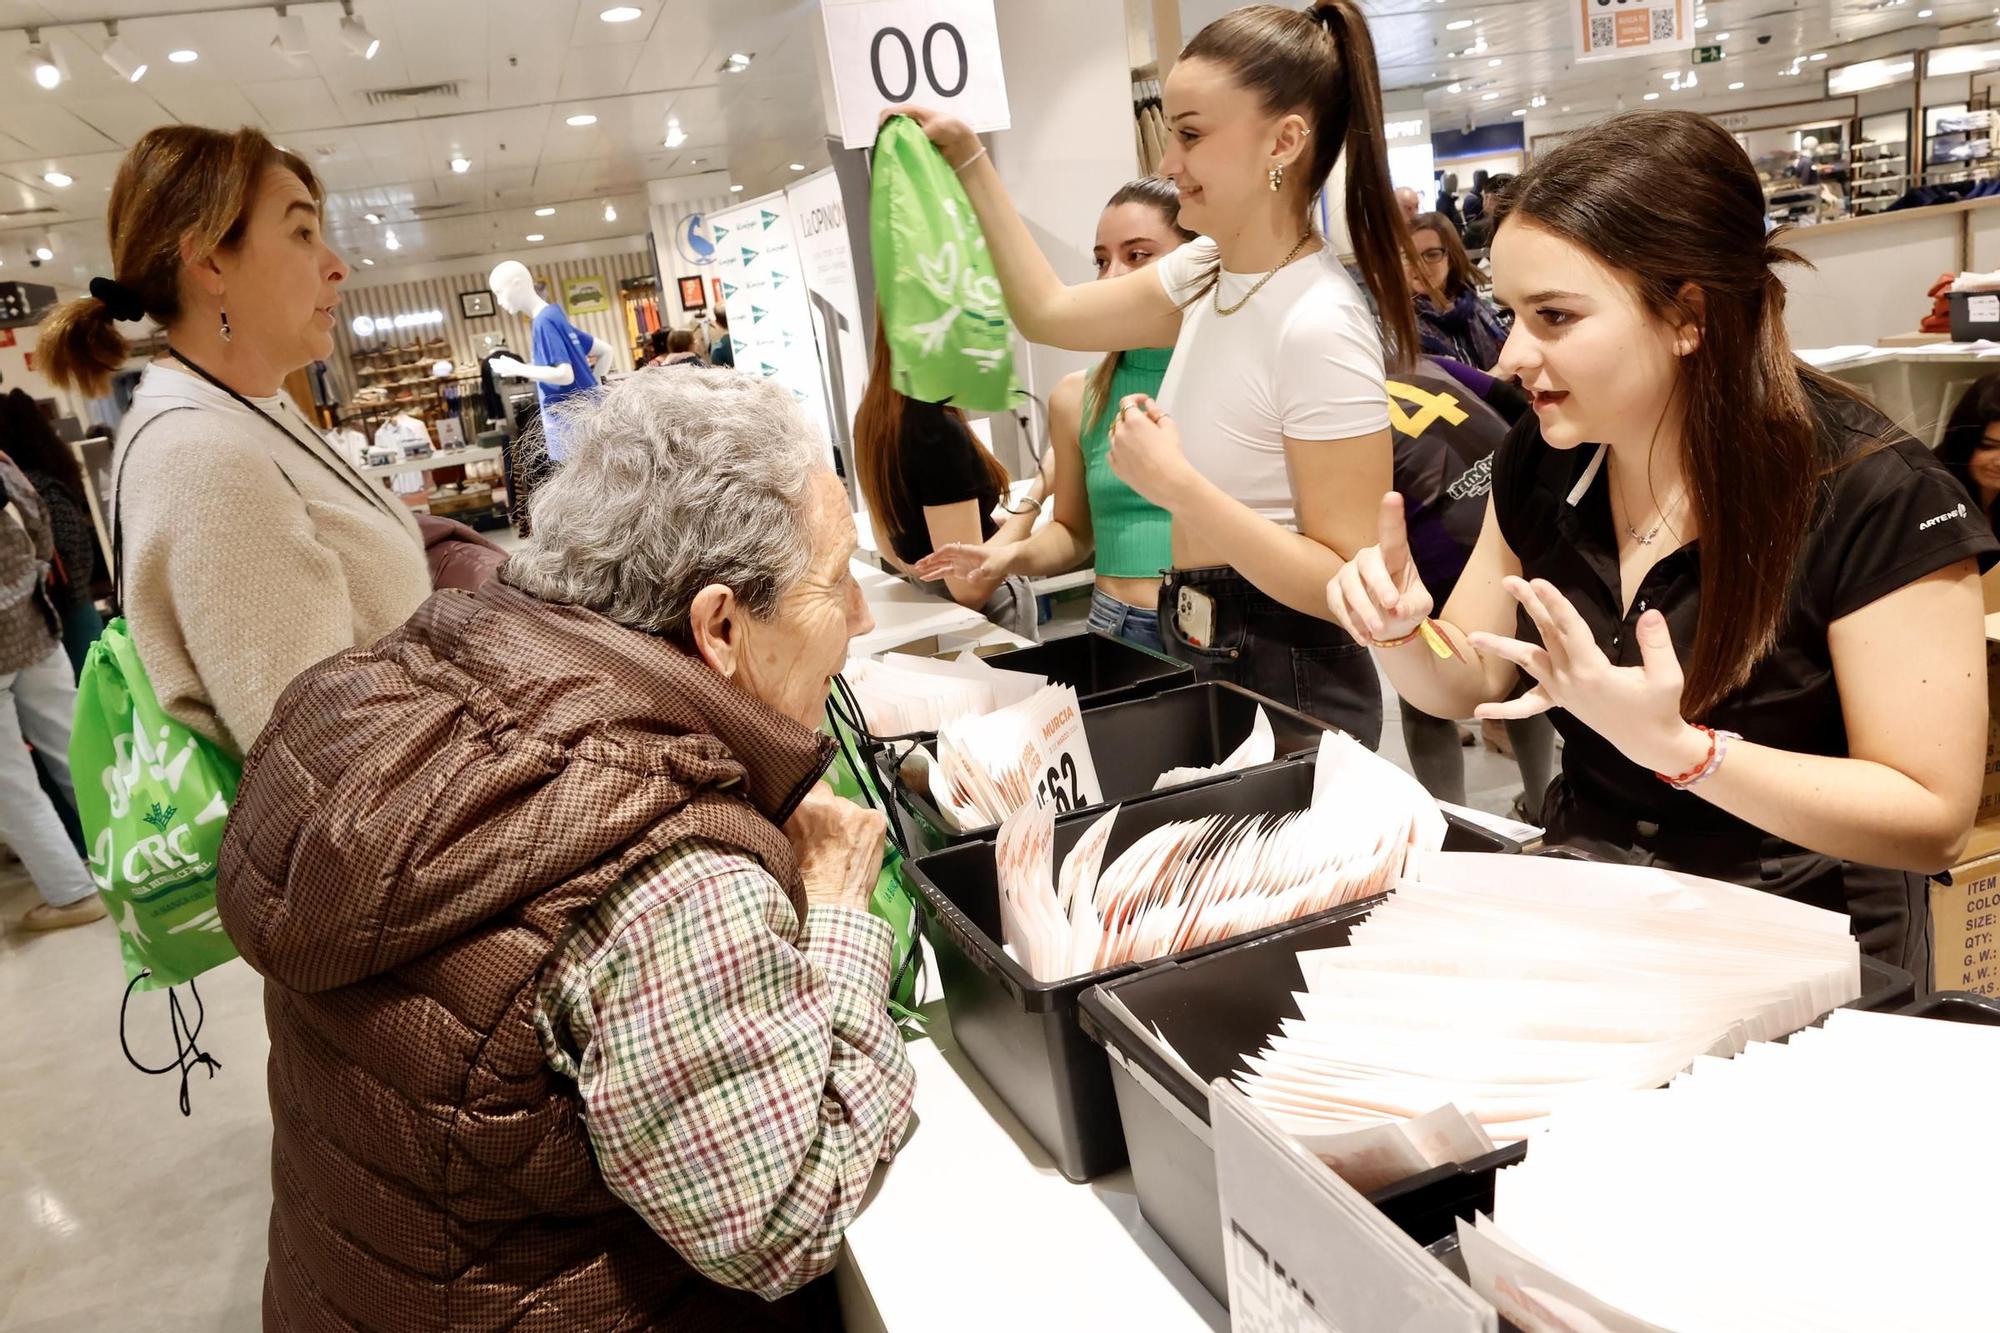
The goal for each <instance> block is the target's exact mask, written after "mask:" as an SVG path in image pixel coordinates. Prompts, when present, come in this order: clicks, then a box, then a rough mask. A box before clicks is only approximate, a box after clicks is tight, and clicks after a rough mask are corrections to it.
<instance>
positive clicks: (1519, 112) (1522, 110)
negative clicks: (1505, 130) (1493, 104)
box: [1507, 106, 1528, 116]
mask: <svg viewBox="0 0 2000 1333" xmlns="http://www.w3.org/2000/svg"><path fill="white" fill-rule="evenodd" d="M1507 114H1508V115H1510V116H1525V115H1527V114H1528V108H1526V107H1524V106H1517V107H1515V108H1514V109H1513V110H1512V111H1509V112H1508V113H1507Z"/></svg>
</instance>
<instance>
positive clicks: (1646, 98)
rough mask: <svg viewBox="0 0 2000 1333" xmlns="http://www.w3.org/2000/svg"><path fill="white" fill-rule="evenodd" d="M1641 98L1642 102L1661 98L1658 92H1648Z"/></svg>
mask: <svg viewBox="0 0 2000 1333" xmlns="http://www.w3.org/2000/svg"><path fill="white" fill-rule="evenodd" d="M1639 100H1640V101H1642V102H1657V101H1659V100H1660V95H1659V94H1658V93H1647V94H1646V95H1645V96H1644V97H1642V98H1640V99H1639Z"/></svg>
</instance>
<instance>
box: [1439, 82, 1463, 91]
mask: <svg viewBox="0 0 2000 1333" xmlns="http://www.w3.org/2000/svg"><path fill="white" fill-rule="evenodd" d="M1444 90H1445V91H1446V92H1448V93H1459V92H1464V91H1465V85H1464V84H1462V83H1447V84H1446V85H1445V86H1444Z"/></svg>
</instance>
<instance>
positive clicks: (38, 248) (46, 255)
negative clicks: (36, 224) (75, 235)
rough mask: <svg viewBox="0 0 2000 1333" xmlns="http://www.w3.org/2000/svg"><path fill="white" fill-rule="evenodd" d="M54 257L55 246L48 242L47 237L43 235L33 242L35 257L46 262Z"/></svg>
mask: <svg viewBox="0 0 2000 1333" xmlns="http://www.w3.org/2000/svg"><path fill="white" fill-rule="evenodd" d="M55 257H56V251H55V247H54V246H53V245H52V244H50V242H49V238H48V237H46V236H44V237H43V238H42V239H41V240H39V241H36V242H35V258H37V259H39V260H41V261H42V262H43V263H44V264H46V263H48V262H49V261H50V260H51V259H54V258H55Z"/></svg>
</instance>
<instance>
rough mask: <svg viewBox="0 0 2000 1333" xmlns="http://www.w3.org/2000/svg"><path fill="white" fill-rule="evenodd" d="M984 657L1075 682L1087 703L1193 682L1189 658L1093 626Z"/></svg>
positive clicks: (1078, 694)
mask: <svg viewBox="0 0 2000 1333" xmlns="http://www.w3.org/2000/svg"><path fill="white" fill-rule="evenodd" d="M985 661H986V663H987V664H988V665H989V666H995V667H998V668H1000V670H1002V671H1026V672H1028V673H1029V674H1031V675H1036V676H1047V677H1048V678H1049V681H1050V683H1051V684H1055V685H1069V686H1073V687H1074V688H1075V689H1076V697H1077V701H1078V702H1079V703H1081V704H1082V705H1083V706H1084V707H1085V708H1094V707H1096V706H1097V705H1099V704H1111V703H1118V702H1119V701H1121V700H1124V699H1140V698H1144V697H1145V696H1146V695H1149V694H1158V693H1159V692H1160V691H1161V690H1169V689H1172V688H1173V687H1175V686H1176V685H1189V684H1192V683H1193V682H1194V668H1193V667H1191V666H1189V665H1188V664H1187V663H1185V662H1176V661H1175V660H1174V659H1173V658H1171V657H1168V656H1167V655H1166V654H1164V653H1156V652H1154V651H1153V650H1152V649H1150V648H1141V647H1139V646H1138V645H1137V644H1134V643H1127V642H1126V641H1125V640H1123V639H1120V638H1118V637H1116V636H1114V635H1110V634H1100V633H1098V632H1097V631H1096V630H1085V631H1084V632H1083V633H1081V634H1070V635H1066V636H1065V637H1063V638H1060V639H1050V640H1049V641H1048V642H1047V643H1038V644H1035V645H1034V646H1033V647H1029V648H1011V649H1009V650H1008V651H1006V652H1004V653H993V654H991V655H990V656H987V657H986V658H985Z"/></svg>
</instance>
